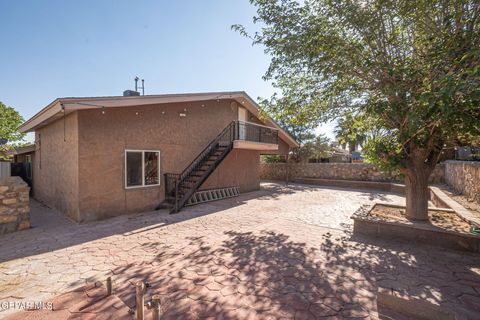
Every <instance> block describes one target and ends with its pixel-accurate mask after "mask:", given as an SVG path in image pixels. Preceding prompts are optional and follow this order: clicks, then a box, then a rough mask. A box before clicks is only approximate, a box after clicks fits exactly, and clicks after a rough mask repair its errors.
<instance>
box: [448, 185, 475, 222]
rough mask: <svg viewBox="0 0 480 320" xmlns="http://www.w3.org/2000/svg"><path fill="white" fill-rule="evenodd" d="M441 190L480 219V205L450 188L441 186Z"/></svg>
mask: <svg viewBox="0 0 480 320" xmlns="http://www.w3.org/2000/svg"><path fill="white" fill-rule="evenodd" d="M440 189H441V190H442V191H443V192H445V193H446V194H447V196H449V197H450V198H452V199H453V200H455V201H457V202H458V203H460V204H461V205H462V206H463V207H464V208H465V209H467V210H470V211H471V212H472V213H473V214H474V215H475V216H477V218H480V203H478V202H476V201H473V200H471V199H468V198H467V197H466V196H465V195H463V194H459V193H458V192H456V191H455V190H453V189H452V188H450V187H448V186H441V187H440Z"/></svg>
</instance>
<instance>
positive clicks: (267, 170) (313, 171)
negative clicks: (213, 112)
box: [260, 163, 444, 183]
mask: <svg viewBox="0 0 480 320" xmlns="http://www.w3.org/2000/svg"><path fill="white" fill-rule="evenodd" d="M443 171H444V169H443V165H438V166H437V168H435V170H434V172H433V173H432V175H431V177H430V182H431V183H441V182H443ZM287 172H288V178H289V180H292V179H295V178H320V179H338V180H356V181H378V182H383V181H385V182H388V181H402V178H401V177H399V176H396V175H392V174H388V173H385V172H381V171H380V170H378V169H377V168H376V167H375V166H373V165H371V164H366V163H290V164H288V166H287V164H286V163H262V164H261V165H260V178H261V179H265V180H285V179H286V178H287Z"/></svg>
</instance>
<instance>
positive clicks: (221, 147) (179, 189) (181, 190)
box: [161, 121, 236, 213]
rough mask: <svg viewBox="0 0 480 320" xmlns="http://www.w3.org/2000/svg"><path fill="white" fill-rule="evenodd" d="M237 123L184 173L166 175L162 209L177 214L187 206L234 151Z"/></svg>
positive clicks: (204, 151)
mask: <svg viewBox="0 0 480 320" xmlns="http://www.w3.org/2000/svg"><path fill="white" fill-rule="evenodd" d="M235 123H236V121H233V122H231V123H230V124H229V125H228V126H227V127H225V129H223V131H222V132H221V133H220V134H219V135H218V136H217V137H216V138H215V139H213V140H212V141H211V142H210V143H209V144H208V145H207V146H206V147H205V149H203V150H202V152H200V154H199V155H198V156H197V157H196V158H195V159H194V160H193V161H192V162H191V163H190V164H189V165H188V166H187V167H186V168H185V170H183V171H182V173H180V174H176V173H165V201H164V202H163V203H162V205H161V206H162V207H165V206H170V207H171V208H172V211H171V213H176V212H178V211H179V210H180V209H181V208H182V207H183V206H185V205H186V204H187V202H188V200H189V199H190V198H191V197H192V195H193V194H194V193H195V192H196V191H197V190H198V188H199V187H200V186H201V185H202V184H203V183H204V182H205V181H206V180H207V179H208V177H209V176H210V175H211V174H212V172H213V171H214V170H215V168H216V167H217V166H218V165H219V164H220V163H221V162H222V161H223V159H225V157H226V156H227V155H228V153H229V152H230V151H231V150H232V149H233V141H234V140H235V132H236V130H235Z"/></svg>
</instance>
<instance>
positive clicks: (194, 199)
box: [185, 187, 240, 206]
mask: <svg viewBox="0 0 480 320" xmlns="http://www.w3.org/2000/svg"><path fill="white" fill-rule="evenodd" d="M239 195H240V189H239V187H227V188H219V189H210V190H202V191H197V192H195V193H194V194H193V195H192V196H191V197H190V199H189V200H188V201H187V204H186V205H185V206H193V205H195V204H199V203H204V202H210V201H216V200H222V199H227V198H232V197H237V196H239Z"/></svg>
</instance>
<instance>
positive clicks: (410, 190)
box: [405, 156, 433, 220]
mask: <svg viewBox="0 0 480 320" xmlns="http://www.w3.org/2000/svg"><path fill="white" fill-rule="evenodd" d="M424 159H425V158H424V157H421V156H419V157H414V158H413V159H411V160H410V161H409V162H408V164H407V174H406V177H405V195H406V200H407V208H406V213H405V215H406V217H407V219H409V220H427V219H428V200H429V198H430V195H429V190H428V178H429V177H430V174H431V173H432V171H433V170H432V167H431V166H430V165H429V164H427V163H425V160H424Z"/></svg>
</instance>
